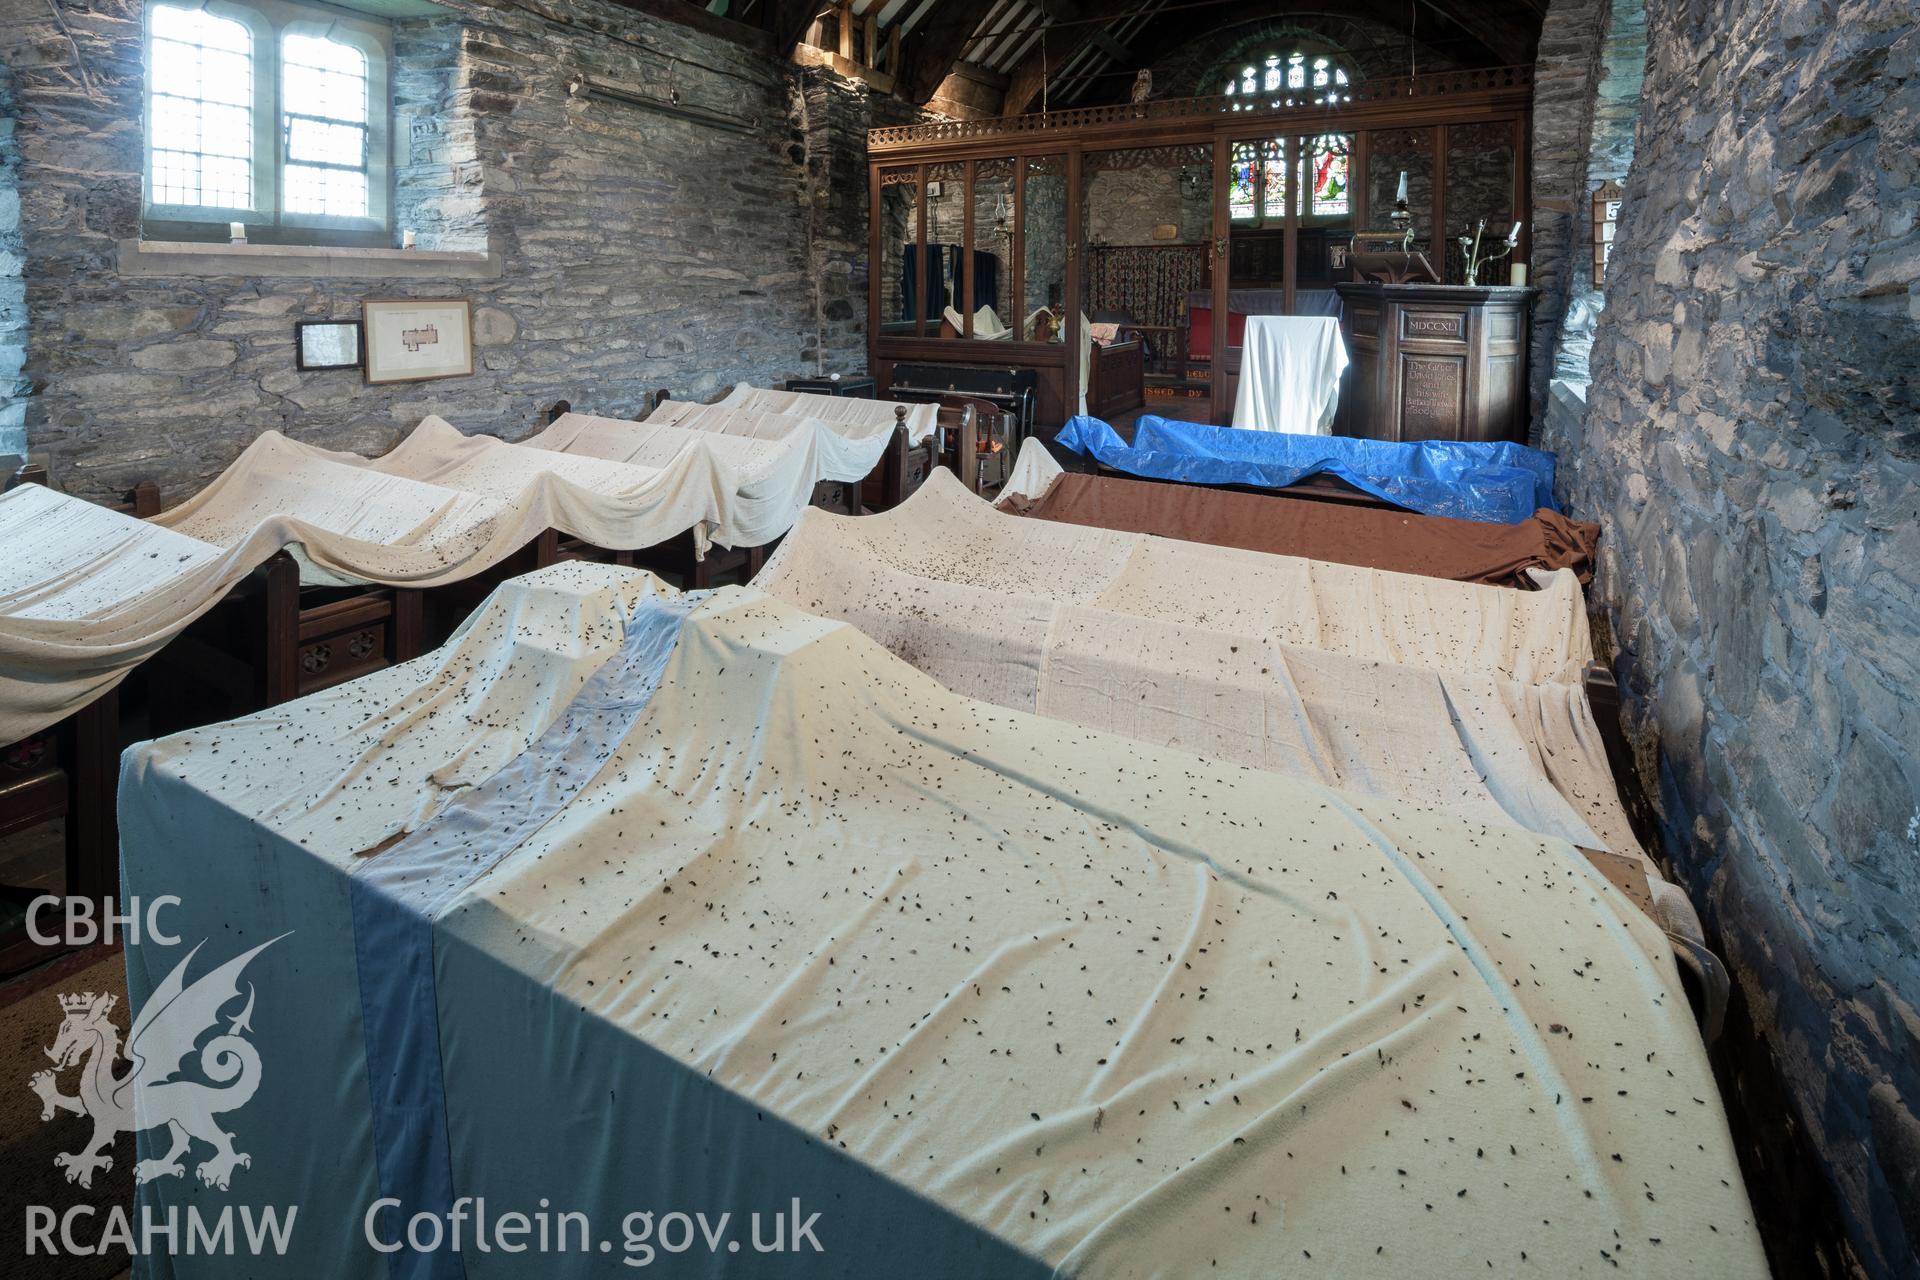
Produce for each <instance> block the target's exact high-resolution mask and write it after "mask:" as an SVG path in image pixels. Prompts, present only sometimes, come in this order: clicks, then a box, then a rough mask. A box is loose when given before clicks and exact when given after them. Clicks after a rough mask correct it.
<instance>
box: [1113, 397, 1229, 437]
mask: <svg viewBox="0 0 1920 1280" xmlns="http://www.w3.org/2000/svg"><path fill="white" fill-rule="evenodd" d="M1148 414H1153V415H1155V416H1157V417H1161V418H1178V419H1180V420H1181V421H1182V422H1209V421H1211V420H1212V418H1213V401H1211V400H1209V399H1207V398H1206V397H1205V396H1148V397H1147V402H1146V403H1145V404H1144V405H1142V406H1140V407H1139V408H1138V409H1128V410H1126V411H1124V412H1122V413H1116V414H1114V415H1113V417H1112V418H1110V419H1109V420H1108V425H1109V426H1111V427H1112V428H1113V429H1114V430H1115V431H1118V432H1119V433H1120V434H1121V436H1122V437H1124V438H1126V439H1129V440H1131V439H1132V438H1133V424H1134V423H1136V422H1138V421H1139V420H1140V419H1141V418H1144V417H1146V416H1147V415H1148Z"/></svg>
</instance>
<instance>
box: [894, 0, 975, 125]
mask: <svg viewBox="0 0 1920 1280" xmlns="http://www.w3.org/2000/svg"><path fill="white" fill-rule="evenodd" d="M991 8H993V0H940V3H939V4H936V5H934V6H933V8H932V9H930V10H929V11H928V12H927V16H926V17H925V18H923V19H922V20H921V21H920V23H919V24H918V25H917V26H915V27H914V29H913V30H912V31H910V32H908V33H907V37H906V40H905V44H906V48H905V49H904V50H903V51H902V52H901V55H900V61H901V62H902V64H903V66H902V68H901V71H902V75H901V77H900V79H899V80H898V81H897V83H898V84H899V85H900V92H901V94H902V96H904V97H905V98H906V100H907V101H908V102H911V103H913V104H914V105H915V106H917V107H923V106H925V105H926V104H927V101H928V100H929V99H930V98H932V97H933V91H934V90H935V89H938V88H939V87H940V82H941V81H942V80H945V79H946V78H947V73H948V72H950V71H952V70H953V65H954V63H956V62H958V61H960V55H961V54H962V53H964V52H966V48H967V45H968V44H969V43H970V42H971V41H972V39H973V33H974V31H975V30H976V29H977V28H978V27H979V26H980V20H981V19H982V18H985V17H986V16H987V11H988V10H989V9H991Z"/></svg>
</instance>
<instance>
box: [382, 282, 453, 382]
mask: <svg viewBox="0 0 1920 1280" xmlns="http://www.w3.org/2000/svg"><path fill="white" fill-rule="evenodd" d="M361 316H362V320H363V322H364V324H365V330H366V361H367V381H368V382H370V383H373V382H418V381H422V380H424V379H428V378H459V377H465V376H467V375H469V374H471V373H472V372H473V304H472V303H471V302H470V301H468V300H467V299H465V298H378V299H375V298H369V299H367V300H366V301H365V302H363V303H362V304H361Z"/></svg>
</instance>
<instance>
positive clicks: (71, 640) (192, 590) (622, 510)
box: [0, 417, 856, 741]
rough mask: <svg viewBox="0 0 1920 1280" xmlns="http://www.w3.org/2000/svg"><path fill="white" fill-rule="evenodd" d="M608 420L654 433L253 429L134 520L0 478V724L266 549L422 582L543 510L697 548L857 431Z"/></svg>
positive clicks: (44, 705)
mask: <svg viewBox="0 0 1920 1280" xmlns="http://www.w3.org/2000/svg"><path fill="white" fill-rule="evenodd" d="M562 421H563V422H565V421H566V420H565V419H563V420H562ZM623 425H624V426H625V427H626V428H627V429H629V430H631V431H633V432H637V433H639V434H640V435H642V436H644V437H645V438H646V439H648V440H654V441H655V442H656V444H657V445H658V446H659V447H657V448H655V449H653V450H652V451H651V452H649V451H647V450H645V449H642V450H638V451H634V452H635V456H633V457H620V458H612V459H608V458H605V457H603V456H597V455H596V456H568V455H567V454H565V453H556V452H553V451H552V450H551V449H550V448H548V447H534V448H530V447H527V446H523V445H510V444H505V443H503V442H501V441H498V440H494V439H492V438H490V437H484V436H465V435H462V434H461V433H460V432H459V431H457V430H455V429H454V428H453V427H451V426H449V425H448V424H447V423H445V422H443V421H441V420H440V419H438V418H432V417H429V418H427V419H426V420H425V421H423V422H422V423H421V424H420V426H419V427H417V428H416V429H415V430H414V431H413V432H412V433H411V434H410V435H409V436H408V438H407V439H406V440H405V441H403V442H402V443H401V444H400V446H399V447H398V448H396V449H395V450H393V452H391V453H389V454H388V455H386V456H385V457H382V458H379V459H376V460H368V459H365V458H361V457H359V456H358V455H355V454H347V453H336V452H332V451H329V450H325V449H320V448H316V447H314V446H312V445H306V444H300V443H298V442H295V441H292V440H289V439H287V438H286V437H285V436H282V435H280V434H279V433H277V432H268V433H267V434H265V435H263V436H261V437H260V438H259V439H257V440H255V441H254V442H253V443H252V444H251V445H249V446H248V447H247V449H246V450H245V451H244V452H243V453H242V454H241V455H240V457H239V458H238V459H236V460H235V462H234V463H233V465H232V466H230V467H228V468H227V469H226V470H225V471H224V472H222V473H221V474H220V475H219V476H218V477H216V478H215V479H214V480H213V482H212V483H211V484H209V485H208V486H207V487H206V488H205V489H203V490H201V491H200V492H199V493H198V494H195V495H194V496H193V497H192V498H190V499H188V500H187V501H186V502H184V503H182V504H181V505H179V506H177V507H175V508H173V509H172V510H170V511H168V512H166V513H165V514H163V515H160V516H156V517H154V518H153V519H152V520H151V521H139V520H135V519H133V518H131V517H128V516H124V515H120V514H118V513H116V512H113V511H109V510H107V509H105V508H103V507H97V506H94V505H92V504H90V503H86V502H82V501H80V500H79V499H75V498H70V497H66V496H64V495H61V494H57V493H54V492H52V491H50V490H48V489H46V488H44V487H42V486H23V487H21V488H19V489H16V490H13V491H12V492H9V493H7V494H5V495H0V537H4V545H5V546H6V547H7V549H8V554H7V555H6V556H5V557H0V741H12V740H14V739H15V738H18V737H21V736H24V735H26V734H28V733H32V732H35V731H36V730H38V729H41V728H44V727H46V726H47V725H49V724H52V723H54V722H55V721H57V720H59V719H61V718H62V717H64V716H66V715H69V714H71V713H72V712H74V711H76V710H78V709H79V708H80V707H82V706H84V705H85V704H86V703H87V702H88V701H90V700H91V699H92V698H94V697H96V696H98V695H99V694H100V693H102V692H104V691H105V690H106V689H108V688H110V687H111V686H112V685H113V684H115V683H116V682H118V681H119V680H120V679H121V678H122V677H123V676H124V675H125V674H126V672H127V671H129V670H130V669H132V668H133V667H134V666H136V665H138V664H139V663H140V662H142V661H144V660H145V659H146V658H148V657H150V656H152V654H153V653H154V652H155V651H156V650H158V649H159V648H160V647H161V646H162V645H164V644H165V643H166V642H167V641H168V640H170V639H172V638H173V636H174V635H176V634H178V633H179V631H180V630H181V629H182V628H184V627H185V626H186V625H187V624H188V623H190V622H191V621H192V620H193V619H194V618H196V617H198V616H200V615H201V614H202V613H204V612H206V611H207V610H208V609H209V608H211V607H212V606H213V605H214V604H215V603H216V602H217V601H218V600H219V599H220V597H221V596H223V595H224V594H225V593H226V592H227V591H228V590H229V589H230V588H231V587H232V586H233V585H234V583H236V582H238V581H239V580H240V579H241V578H243V577H245V576H246V574H248V573H249V572H251V571H252V570H253V569H254V568H255V567H257V566H258V565H260V564H262V563H264V562H265V561H266V560H267V559H269V558H270V557H272V556H273V555H274V554H275V553H277V552H278V551H280V550H281V549H283V548H288V547H292V548H296V549H297V550H298V552H299V556H300V559H301V562H302V573H303V576H305V577H306V578H307V579H308V580H309V581H328V582H377V583H383V584H387V585H393V586H408V587H433V586H440V585H443V584H446V583H449V582H455V581H459V580H460V579H463V578H467V577H470V576H472V575H473V574H476V573H480V572H483V571H485V570H486V569H489V568H491V567H492V566H493V565H495V564H497V563H498V562H499V561H500V560H502V559H503V558H505V557H506V556H508V555H511V554H513V553H514V552H515V551H518V550H519V549H520V548H521V547H523V546H525V545H526V544H527V543H529V542H531V541H532V540H533V539H534V538H536V537H538V536H539V535H540V534H541V533H543V532H544V531H545V530H547V529H549V528H554V529H559V530H560V531H561V532H563V533H566V534H569V535H571V536H574V537H578V538H581V539H584V540H585V541H588V542H590V543H593V544H595V545H597V546H604V547H611V548H615V549H620V550H638V549H640V548H644V547H651V546H655V545H657V544H659V543H662V542H665V541H667V540H669V539H671V538H673V537H676V536H678V535H679V534H682V533H685V532H688V531H689V530H691V531H692V532H693V534H694V537H695V542H696V547H697V548H700V549H704V547H705V546H706V545H707V542H708V539H709V538H711V539H712V540H715V541H719V542H721V543H723V544H725V545H729V546H758V545H761V544H763V543H766V542H769V541H772V540H773V539H774V538H776V537H778V536H779V535H780V534H782V533H785V532H786V530H787V529H788V528H789V527H791V525H792V523H793V520H794V519H795V517H797V515H798V514H799V512H800V510H801V509H802V508H803V507H805V506H806V504H807V502H808V501H809V500H810V499H811V497H812V494H813V488H814V485H815V484H816V483H817V482H818V480H820V479H823V478H825V474H824V470H825V469H830V468H832V467H836V466H845V465H850V464H849V463H848V462H847V461H846V457H845V455H846V454H847V453H848V452H849V451H851V450H854V449H855V448H856V443H855V442H850V441H848V440H846V439H844V438H843V437H841V436H838V435H836V434H834V433H833V432H831V431H827V430H825V429H815V430H813V431H811V432H809V433H808V434H806V435H805V436H801V437H794V438H791V439H787V440H782V441H770V442H763V441H757V440H750V439H736V438H734V437H731V436H724V435H718V434H714V433H711V432H693V431H678V430H676V429H673V428H645V427H642V426H639V425H637V424H623ZM556 430H561V431H564V430H565V428H549V429H548V431H547V432H545V433H543V436H542V437H541V438H540V439H539V440H536V441H535V442H533V443H535V444H543V442H550V441H551V440H552V438H553V437H554V435H555V432H556ZM661 432H671V433H672V436H671V439H668V438H665V437H661V436H660V433H661ZM641 455H644V456H641ZM736 455H737V456H736Z"/></svg>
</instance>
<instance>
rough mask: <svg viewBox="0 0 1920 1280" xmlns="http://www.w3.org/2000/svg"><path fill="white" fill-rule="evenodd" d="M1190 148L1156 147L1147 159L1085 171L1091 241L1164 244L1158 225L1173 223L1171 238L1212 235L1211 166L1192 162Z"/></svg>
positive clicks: (1190, 240)
mask: <svg viewBox="0 0 1920 1280" xmlns="http://www.w3.org/2000/svg"><path fill="white" fill-rule="evenodd" d="M1191 150H1192V149H1191V148H1184V147H1160V148H1155V149H1154V151H1153V152H1152V153H1151V154H1152V155H1153V156H1154V159H1153V160H1151V161H1149V162H1148V163H1144V164H1139V165H1136V166H1134V167H1131V168H1123V169H1097V170H1094V171H1093V172H1091V173H1089V174H1088V176H1087V190H1086V195H1085V196H1084V197H1083V198H1082V200H1081V203H1082V205H1083V206H1084V208H1085V210H1086V216H1087V239H1088V242H1089V243H1091V244H1162V243H1168V242H1166V241H1157V240H1155V239H1154V238H1153V229H1154V228H1155V227H1157V226H1162V225H1165V226H1171V227H1174V228H1175V229H1176V230H1175V233H1174V237H1173V242H1177V243H1181V244H1199V243H1201V242H1202V241H1205V240H1208V239H1211V238H1212V227H1213V165H1212V163H1211V162H1207V161H1202V162H1198V163H1196V162H1194V161H1192V159H1191V158H1190V152H1191Z"/></svg>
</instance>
